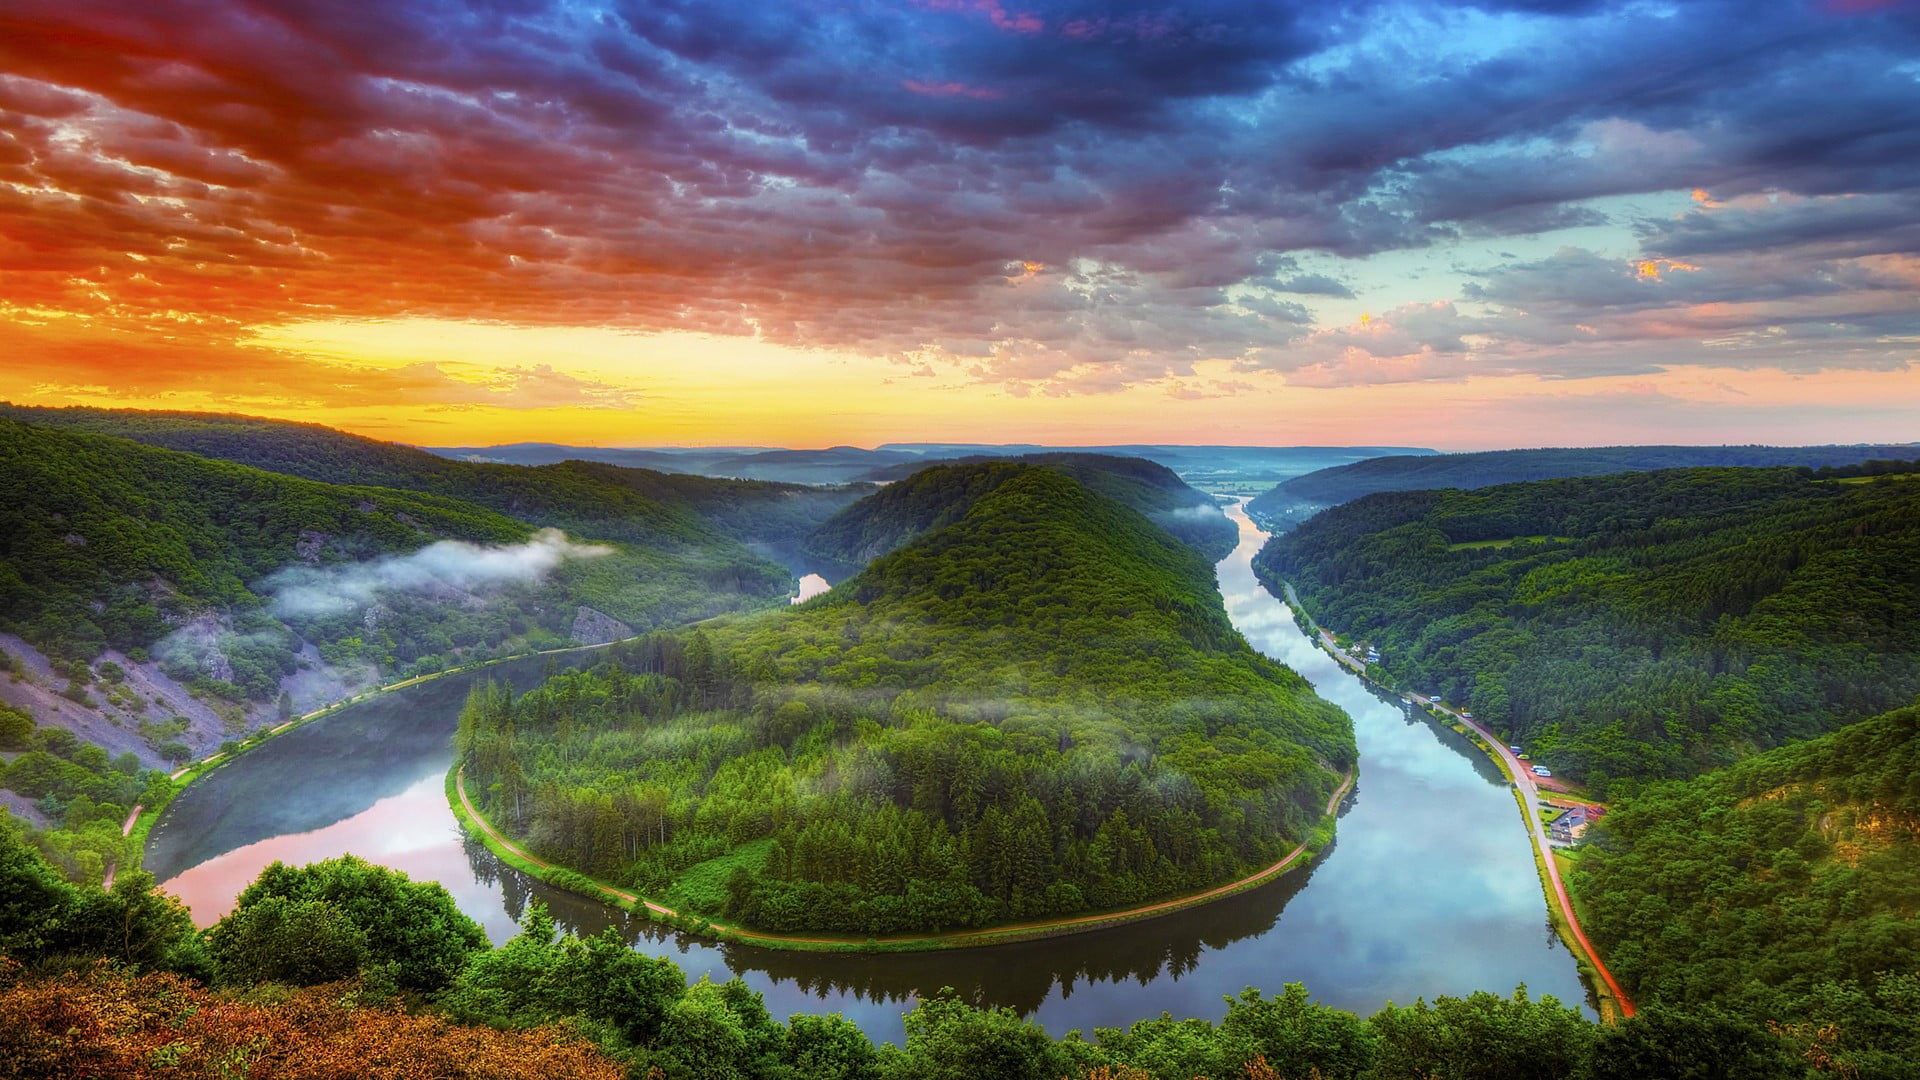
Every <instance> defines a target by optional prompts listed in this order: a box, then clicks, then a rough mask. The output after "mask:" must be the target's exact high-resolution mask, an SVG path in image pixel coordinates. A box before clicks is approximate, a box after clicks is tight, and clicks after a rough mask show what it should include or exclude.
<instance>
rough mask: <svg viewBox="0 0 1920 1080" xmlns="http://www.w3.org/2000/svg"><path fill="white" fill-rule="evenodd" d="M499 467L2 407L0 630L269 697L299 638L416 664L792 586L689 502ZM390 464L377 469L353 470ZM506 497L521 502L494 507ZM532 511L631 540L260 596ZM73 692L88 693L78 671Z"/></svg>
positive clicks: (673, 614)
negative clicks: (334, 457)
mask: <svg viewBox="0 0 1920 1080" xmlns="http://www.w3.org/2000/svg"><path fill="white" fill-rule="evenodd" d="M29 412H31V411H29ZM112 415H115V416H118V415H120V414H112ZM135 415H137V414H135ZM283 427H291V428H292V429H294V430H295V431H296V432H298V431H302V430H305V429H302V428H301V427H300V426H299V425H291V426H286V425H283ZM279 430H280V429H279V428H276V427H273V426H272V425H268V427H266V428H263V429H261V430H260V431H252V430H251V429H249V432H250V433H249V434H248V436H247V437H248V438H256V437H257V438H260V439H269V438H270V437H271V436H273V434H274V432H276V431H279ZM314 430H315V431H319V432H324V430H325V429H314ZM335 435H337V433H328V436H327V437H328V438H331V437H332V436H335ZM315 438H320V436H315ZM341 438H345V437H344V436H342V437H341ZM322 441H325V439H322ZM358 442H362V443H367V444H368V445H369V446H371V447H374V448H381V449H379V451H378V452H379V453H381V454H399V455H400V456H401V457H402V458H405V459H407V460H414V459H413V455H417V456H418V458H419V459H423V460H424V462H426V463H429V464H433V463H437V465H436V467H438V466H447V467H450V468H456V469H457V468H459V467H464V466H461V465H460V463H456V462H446V461H443V459H440V458H436V457H433V456H432V455H430V454H425V453H423V452H419V451H410V450H406V449H405V448H401V447H389V446H387V444H380V443H368V442H367V440H358ZM370 452H371V451H370ZM269 456H270V455H269ZM329 460H331V459H326V458H322V459H320V462H321V463H323V464H324V463H326V462H327V461H329ZM362 464H365V463H362ZM493 468H497V469H499V470H503V472H502V473H501V474H500V475H497V476H496V475H493V474H491V473H489V474H486V475H485V476H481V477H477V478H469V479H468V480H466V481H462V483H460V484H453V483H447V484H438V485H436V484H428V483H425V481H421V483H420V485H419V486H421V487H423V488H425V489H428V490H431V491H432V492H433V493H431V494H421V493H416V492H410V491H401V490H394V489H390V488H376V487H361V486H344V485H341V484H335V483H321V482H317V481H313V480H306V479H299V478H295V477H293V476H288V475H282V474H280V473H272V472H263V471H261V470H258V469H253V468H248V467H244V466H241V465H235V464H231V463H228V462H224V461H215V460H210V459H208V458H204V457H197V456H194V455H192V454H188V453H180V452H175V451H169V450H159V449H154V448H151V447H147V446H143V445H140V444H138V443H133V442H129V441H126V440H123V439H116V438H109V437H105V436H99V435H91V434H79V433H75V432H69V431H58V430H50V429H46V428H40V427H34V426H29V425H25V424H21V423H18V422H15V421H12V420H5V419H0V629H5V630H9V631H12V632H15V633H18V634H20V635H21V636H23V637H25V638H27V639H28V640H30V641H33V642H35V643H36V644H37V645H39V646H41V647H42V648H44V649H46V650H48V651H49V652H51V653H53V654H55V655H56V656H58V657H63V658H67V659H73V660H85V659H90V658H92V657H93V656H95V655H97V654H98V653H99V652H100V651H101V650H102V649H104V648H107V647H110V646H111V647H115V648H119V649H122V650H126V651H129V652H133V651H135V650H138V649H149V648H153V647H154V646H156V645H157V644H158V643H160V642H161V641H162V640H163V639H166V640H167V648H166V649H165V650H162V651H161V652H160V660H161V662H162V665H163V667H165V668H166V669H167V670H168V672H169V673H170V674H173V675H175V676H176V677H177V678H180V679H182V680H183V681H189V682H192V681H195V680H198V683H199V685H201V686H202V687H204V688H207V689H211V690H213V691H215V692H217V693H221V694H224V695H226V696H234V697H238V696H245V697H251V698H254V699H257V700H261V701H272V700H273V699H274V698H275V696H276V695H277V694H278V693H279V692H280V686H279V683H280V680H281V679H282V678H283V677H285V676H287V675H290V674H292V673H293V672H294V670H295V669H296V665H297V661H296V653H297V651H298V648H299V643H300V639H301V638H305V639H307V640H309V641H312V642H314V643H315V644H317V645H318V646H319V648H320V653H321V655H322V657H323V658H324V659H325V660H326V661H327V662H329V663H333V664H343V665H361V664H365V665H370V666H372V667H374V668H376V669H379V670H382V671H391V672H396V673H419V672H423V671H431V670H437V669H439V668H442V667H446V666H449V665H451V664H452V663H455V662H459V661H462V660H473V659H485V658H487V657H489V656H493V655H500V654H503V653H504V652H510V651H516V650H517V649H518V648H525V647H527V646H542V645H554V644H561V643H563V642H565V641H566V640H567V639H566V635H567V633H568V631H569V629H570V627H571V624H572V622H573V619H574V617H575V615H576V613H577V611H578V609H579V607H580V606H582V605H586V606H591V607H593V608H596V609H598V610H600V611H603V612H605V613H607V614H609V615H611V616H613V617H614V618H616V619H619V620H621V621H623V622H625V623H627V624H628V625H631V626H634V627H636V628H639V629H647V628H650V627H656V626H665V625H674V624H678V623H681V622H685V621H687V620H689V619H696V618H703V617H706V616H710V615H715V614H719V613H721V612H724V611H731V610H738V609H740V608H744V607H753V606H757V605H762V604H766V603H770V602H773V601H774V600H776V599H777V598H778V597H779V596H781V595H783V594H784V593H785V591H786V587H787V582H788V577H787V575H786V573H785V572H784V571H782V570H780V569H779V568H778V567H775V566H773V565H772V564H770V563H767V562H765V561H763V560H761V559H758V558H756V557H754V556H752V555H751V554H749V553H748V552H747V551H746V550H745V549H744V548H743V547H741V546H740V545H739V544H737V543H736V542H734V541H732V540H729V539H727V538H725V537H722V536H720V535H719V534H717V533H715V532H714V531H713V530H711V529H710V528H709V527H707V526H706V525H705V524H704V523H702V522H701V521H700V520H699V519H698V517H697V515H695V514H694V513H693V512H692V511H691V510H685V509H681V510H675V511H673V512H671V513H669V512H667V511H666V510H659V511H658V512H655V511H656V509H657V507H656V504H655V503H653V502H652V501H651V500H648V499H646V498H645V497H644V496H641V495H639V494H637V493H635V492H632V491H629V490H627V489H625V488H621V487H619V486H617V485H611V484H607V483H602V482H597V481H595V482H588V481H586V480H582V479H579V477H578V476H577V475H576V473H575V472H573V471H568V470H566V469H564V468H562V467H556V469H559V470H560V471H557V472H553V471H549V470H534V469H524V468H521V467H518V466H495V467H493ZM315 471H319V470H315ZM536 474H537V475H536ZM393 475H394V473H393V471H392V470H385V471H383V470H382V469H378V468H374V467H372V466H371V465H368V466H367V467H366V468H363V469H359V470H354V469H347V468H343V469H342V471H341V472H340V473H339V474H338V476H339V477H340V478H347V479H355V480H366V479H387V478H392V477H393ZM411 475H412V474H405V475H402V476H401V478H402V479H405V478H406V476H411ZM463 475H464V474H463ZM415 479H419V478H418V477H415ZM576 481H577V483H576ZM581 485H584V487H583V486H581ZM449 493H451V494H449ZM479 493H487V494H488V498H487V499H485V500H481V502H482V503H484V505H481V504H478V503H476V502H466V501H461V500H460V498H457V497H454V496H456V495H477V494H479ZM542 493H544V494H542ZM570 500H571V501H570ZM602 500H607V501H604V502H603V501H602ZM575 504H578V505H579V506H581V507H586V506H595V507H599V508H600V509H599V510H598V511H596V513H598V514H599V516H597V517H596V516H594V515H593V514H589V513H588V512H587V511H586V510H585V509H581V510H580V511H579V512H578V513H570V512H561V511H559V510H554V509H553V507H555V506H561V505H566V506H573V505H575ZM494 505H498V506H501V507H503V508H506V509H509V510H512V511H514V512H515V513H518V514H521V515H523V517H522V519H520V520H516V519H514V518H509V517H506V516H503V515H502V514H501V513H499V512H496V511H495V510H493V509H488V508H486V507H487V506H494ZM549 511H550V512H549ZM528 521H532V522H533V523H535V524H553V523H560V524H565V525H568V526H572V527H580V526H586V527H592V528H599V529H601V530H602V531H600V532H599V533H597V534H595V535H596V536H597V537H598V538H599V539H602V540H609V539H610V540H615V541H624V542H623V543H618V544H615V545H614V550H613V553H612V554H609V555H605V556H602V557H599V558H592V559H578V560H573V561H571V562H569V563H567V564H566V565H564V566H562V567H560V568H559V569H558V570H556V571H555V572H554V573H553V574H552V575H550V578H549V580H547V581H546V582H545V583H544V584H539V585H520V586H513V587H509V588H506V589H503V590H501V591H500V592H499V594H498V595H497V596H496V597H494V598H493V602H491V603H488V604H486V605H484V606H473V605H462V604H448V603H447V602H446V600H445V598H444V597H424V596H411V595H407V594H404V593H389V594H386V595H383V596H382V598H381V602H380V603H379V604H377V605H376V606H374V607H364V606H361V607H355V608H353V609H351V610H344V611H341V612H339V613H337V614H329V615H308V616H301V617H299V618H291V617H290V618H288V619H286V620H285V621H283V620H281V619H277V618H275V617H274V616H273V615H272V614H271V613H270V612H269V611H268V609H267V606H266V602H265V599H264V597H263V592H264V587H263V586H262V580H263V579H265V578H267V577H268V576H269V575H270V574H272V573H273V572H275V571H277V570H281V569H283V568H286V567H288V566H296V565H301V564H302V563H312V564H315V565H317V566H322V567H326V566H335V565H339V564H343V563H350V562H356V561H361V560H365V559H368V558H371V557H374V556H377V555H382V554H389V553H395V552H403V551H411V550H414V549H416V548H419V547H421V546H423V545H425V544H427V543H429V542H431V541H434V540H444V539H459V540H467V541H473V542H478V543H492V544H506V543H518V542H522V541H525V540H527V539H528V537H529V536H530V535H531V533H532V531H533V530H532V528H531V527H530V525H529V524H528ZM209 613H211V614H213V615H216V616H220V617H222V618H223V620H224V621H223V623H222V625H221V626H220V627H219V628H217V629H214V630H209V631H208V632H207V633H205V634H200V635H196V636H187V637H182V636H180V635H174V636H172V637H169V635H170V634H171V632H172V631H173V630H174V628H176V627H177V626H179V625H181V624H183V623H186V622H189V621H191V620H194V619H195V618H197V617H200V616H204V615H207V614H209ZM216 671H218V672H220V675H219V677H218V680H217V681H216V680H215V679H213V678H212V677H211V673H212V672H216ZM81 674H83V675H84V674H85V671H84V668H82V669H81ZM72 689H73V693H74V694H76V695H80V696H84V687H83V686H82V685H81V684H80V683H79V682H76V683H75V684H74V686H73V688H72Z"/></svg>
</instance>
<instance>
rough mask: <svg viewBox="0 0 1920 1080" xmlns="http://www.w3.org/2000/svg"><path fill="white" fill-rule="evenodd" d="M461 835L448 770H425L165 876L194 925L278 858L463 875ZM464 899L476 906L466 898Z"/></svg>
mask: <svg viewBox="0 0 1920 1080" xmlns="http://www.w3.org/2000/svg"><path fill="white" fill-rule="evenodd" d="M457 836H458V825H457V824H456V823H455V822H454V820H453V816H452V812H451V811H450V810H448V808H447V796H446V790H445V787H444V785H443V784H442V782H441V778H440V777H439V776H431V775H430V776H424V777H422V778H421V779H420V780H419V782H418V783H415V784H414V785H413V786H412V787H409V788H407V789H406V790H405V791H403V792H401V793H400V794H398V795H393V796H390V797H388V798H384V799H381V800H379V801H378V802H376V803H374V804H373V805H372V806H369V807H367V808H366V809H365V810H364V811H362V812H360V813H358V814H355V815H354V816H352V817H350V818H347V819H346V820H344V821H338V822H335V823H333V824H332V825H328V826H326V827H325V828H321V829H315V830H313V831H312V832H303V833H291V834H286V835H281V836H275V837H270V838H268V839H266V840H260V841H256V842H254V843H251V844H248V845H246V846H245V847H239V848H235V849H234V850H232V851H228V852H225V853H224V854H220V855H216V856H214V857H213V858H211V859H208V860H207V861H205V862H203V863H200V864H199V865H197V866H195V867H193V868H192V869H190V870H188V871H187V872H186V873H184V874H181V875H179V876H177V877H175V878H173V879H172V880H171V881H166V882H162V883H161V886H160V887H161V888H162V889H164V890H166V891H167V892H170V893H172V894H173V895H175V896H177V897H179V898H180V899H181V901H183V902H184V903H185V904H186V905H187V907H188V908H190V909H191V910H192V911H193V922H194V925H195V926H211V925H213V923H215V922H216V921H218V920H219V919H220V917H221V916H223V915H225V914H226V913H227V912H229V911H231V910H233V902H234V899H235V898H236V897H237V896H238V895H239V893H240V890H242V889H244V888H246V887H247V885H249V884H250V883H252V881H253V879H254V878H256V877H258V876H260V871H261V870H263V869H265V868H266V867H267V865H268V864H270V863H273V862H276V861H277V862H284V863H287V864H288V865H290V866H304V865H306V864H307V863H311V862H319V861H320V860H321V859H331V858H334V857H336V856H340V855H346V854H354V855H358V856H360V857H361V858H363V859H366V860H367V861H368V862H374V863H379V864H381V865H382V866H394V867H401V868H403V869H405V870H406V871H407V873H408V874H410V875H412V876H413V877H414V878H416V879H418V880H422V881H439V882H443V883H444V882H457V881H458V880H459V879H461V878H465V877H467V876H468V875H467V872H466V857H465V855H464V854H463V853H462V852H461V850H460V845H459V844H458V843H457V842H450V841H455V840H457ZM456 898H457V897H456ZM461 907H463V908H467V909H468V910H471V907H470V906H469V905H468V904H467V903H465V902H464V901H463V902H462V904H461ZM488 929H489V930H491V929H492V928H491V927H489V928H488Z"/></svg>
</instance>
